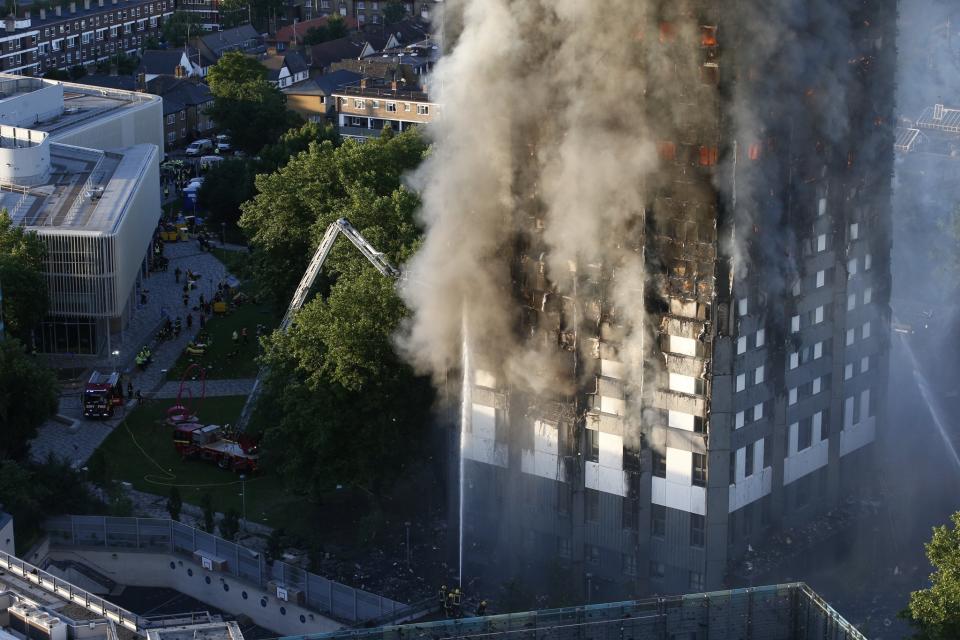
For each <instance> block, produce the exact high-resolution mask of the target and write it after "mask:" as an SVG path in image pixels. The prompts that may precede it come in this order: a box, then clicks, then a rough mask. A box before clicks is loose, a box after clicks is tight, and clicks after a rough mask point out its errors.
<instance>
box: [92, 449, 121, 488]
mask: <svg viewBox="0 0 960 640" xmlns="http://www.w3.org/2000/svg"><path fill="white" fill-rule="evenodd" d="M114 470H115V468H114V464H113V460H111V459H110V458H109V457H108V456H107V454H105V453H104V452H103V448H102V447H101V448H98V449H96V450H95V451H94V452H93V454H92V455H91V456H90V458H89V459H88V460H87V477H88V478H89V479H90V481H91V482H95V483H96V484H98V485H100V486H102V487H104V488H106V487H109V486H111V485H112V484H113V478H114Z"/></svg>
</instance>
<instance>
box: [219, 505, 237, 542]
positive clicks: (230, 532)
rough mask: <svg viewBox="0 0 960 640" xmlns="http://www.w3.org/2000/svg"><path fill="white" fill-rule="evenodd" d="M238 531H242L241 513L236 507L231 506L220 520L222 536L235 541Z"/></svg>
mask: <svg viewBox="0 0 960 640" xmlns="http://www.w3.org/2000/svg"><path fill="white" fill-rule="evenodd" d="M238 533H240V514H239V513H238V512H237V510H236V509H235V508H234V507H230V508H229V509H227V512H226V513H224V514H223V519H221V520H220V537H221V538H223V539H225V540H230V541H233V540H235V539H236V537H237V534H238Z"/></svg>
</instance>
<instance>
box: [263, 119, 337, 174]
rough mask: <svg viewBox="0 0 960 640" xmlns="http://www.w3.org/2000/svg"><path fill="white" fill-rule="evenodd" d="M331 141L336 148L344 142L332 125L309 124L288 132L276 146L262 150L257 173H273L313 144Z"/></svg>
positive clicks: (272, 145) (271, 145) (269, 146)
mask: <svg viewBox="0 0 960 640" xmlns="http://www.w3.org/2000/svg"><path fill="white" fill-rule="evenodd" d="M325 140H329V141H330V142H332V143H333V145H334V146H335V147H338V146H340V143H341V142H342V141H341V139H340V134H339V133H337V128H336V127H334V126H333V125H332V124H320V123H317V122H307V123H305V124H304V125H303V126H302V127H300V128H294V129H290V130H288V131H287V132H286V133H284V134H283V135H282V136H280V139H279V140H277V142H276V143H275V144H270V145H267V146H265V147H264V148H263V149H261V150H260V161H259V162H258V163H257V173H272V172H274V171H276V170H277V169H279V168H280V167H282V166H284V165H285V164H287V162H288V161H289V160H290V158H292V157H293V156H295V155H297V154H299V153H302V152H304V151H306V150H307V149H309V148H310V143H311V142H323V141H325Z"/></svg>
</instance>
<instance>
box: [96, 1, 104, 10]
mask: <svg viewBox="0 0 960 640" xmlns="http://www.w3.org/2000/svg"><path fill="white" fill-rule="evenodd" d="M97 5H98V6H99V7H100V8H101V9H102V8H103V0H97Z"/></svg>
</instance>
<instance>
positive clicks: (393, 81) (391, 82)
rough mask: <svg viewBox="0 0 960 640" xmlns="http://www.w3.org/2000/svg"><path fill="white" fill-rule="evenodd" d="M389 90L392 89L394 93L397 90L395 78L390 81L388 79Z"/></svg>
mask: <svg viewBox="0 0 960 640" xmlns="http://www.w3.org/2000/svg"><path fill="white" fill-rule="evenodd" d="M390 91H393V92H394V93H396V92H397V81H396V80H391V81H390Z"/></svg>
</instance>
